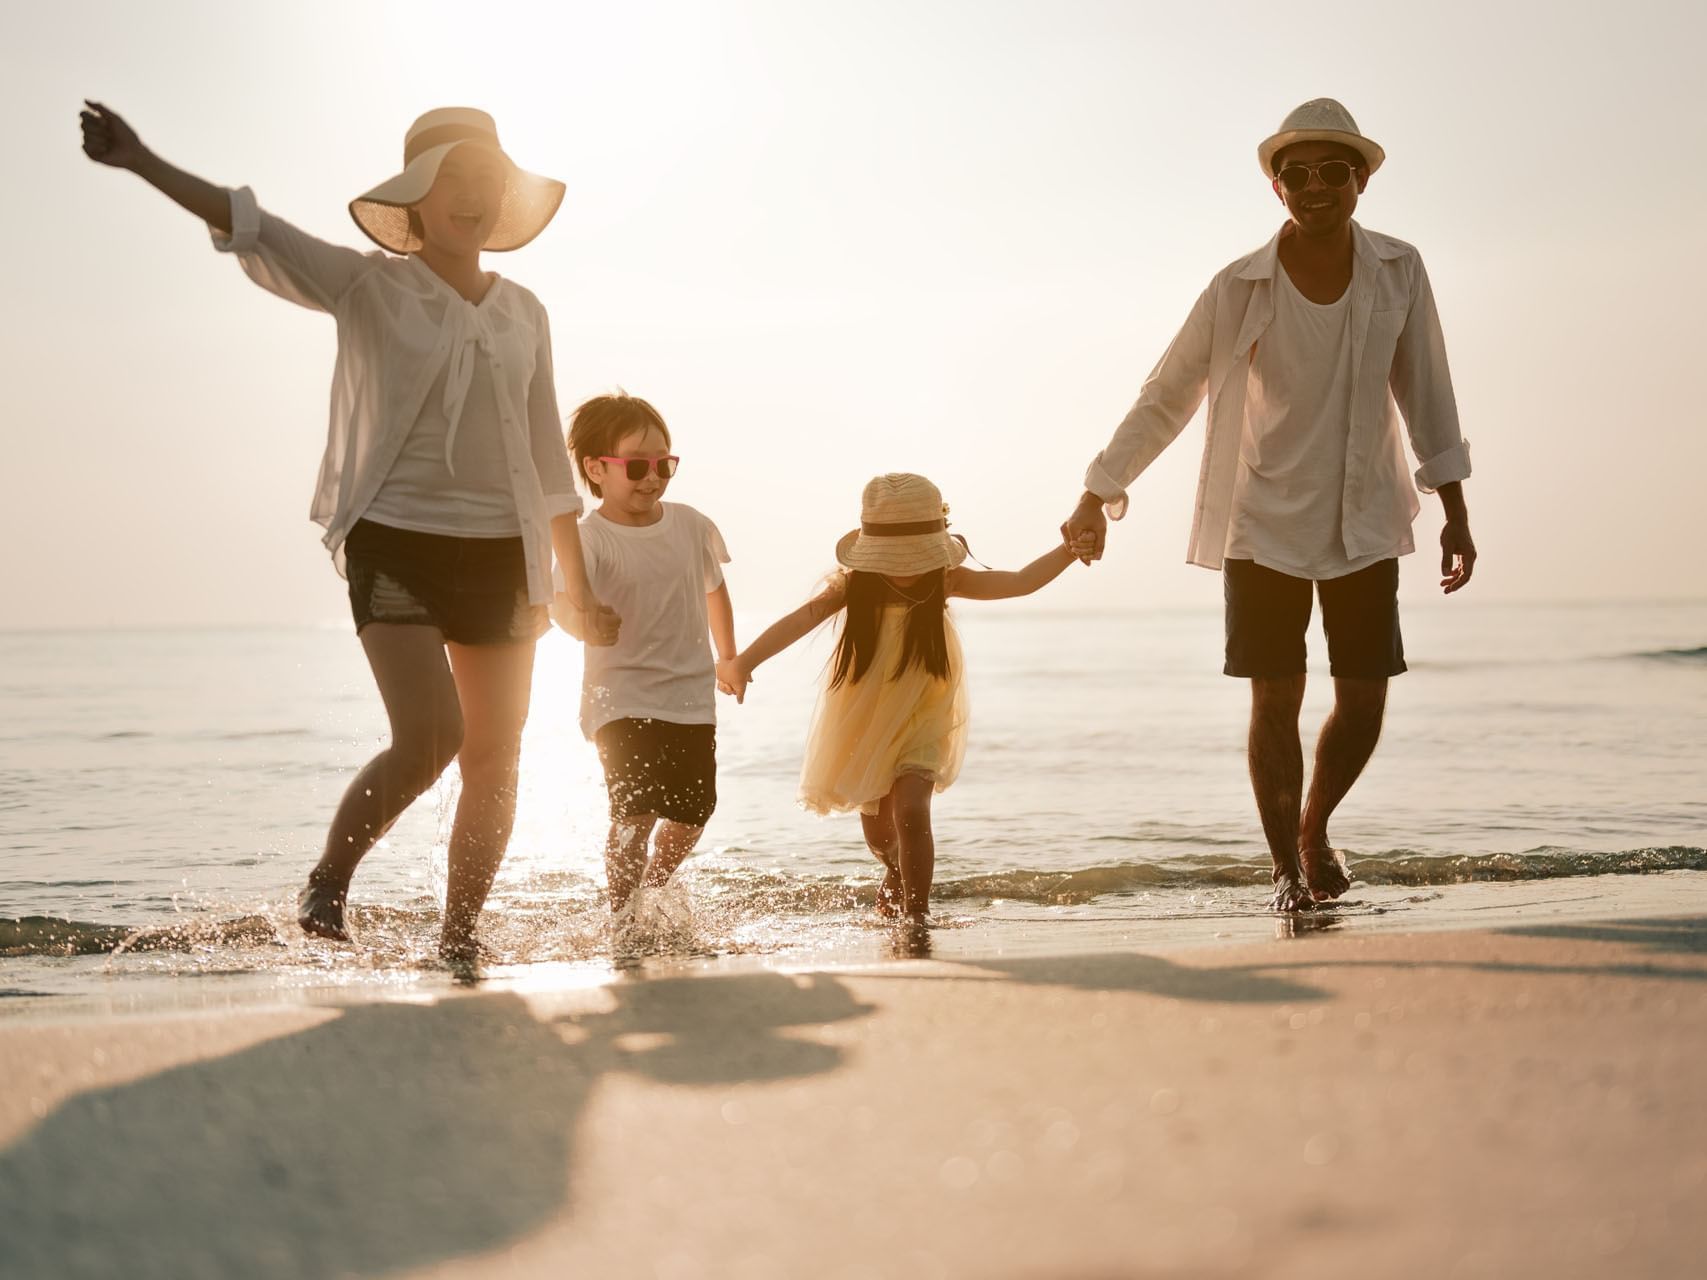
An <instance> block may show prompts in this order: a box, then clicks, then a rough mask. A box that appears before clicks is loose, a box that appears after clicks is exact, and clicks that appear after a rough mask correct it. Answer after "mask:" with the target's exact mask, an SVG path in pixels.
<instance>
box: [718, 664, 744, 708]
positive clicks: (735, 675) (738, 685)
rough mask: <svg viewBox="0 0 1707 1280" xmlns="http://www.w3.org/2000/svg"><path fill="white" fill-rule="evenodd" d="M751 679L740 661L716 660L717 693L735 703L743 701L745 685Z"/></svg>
mask: <svg viewBox="0 0 1707 1280" xmlns="http://www.w3.org/2000/svg"><path fill="white" fill-rule="evenodd" d="M752 678H753V677H752V674H751V673H750V672H749V671H748V670H747V668H746V667H745V666H744V665H743V664H742V662H741V659H739V658H719V659H718V660H717V691H718V692H719V693H726V694H728V695H729V696H730V697H731V698H733V699H735V701H736V702H737V703H740V702H743V701H745V699H746V696H747V685H748V683H749V682H750V681H751V680H752Z"/></svg>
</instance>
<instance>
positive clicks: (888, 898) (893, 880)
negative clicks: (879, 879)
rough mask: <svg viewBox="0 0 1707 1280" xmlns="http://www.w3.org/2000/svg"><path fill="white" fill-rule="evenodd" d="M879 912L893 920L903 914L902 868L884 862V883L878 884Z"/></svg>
mask: <svg viewBox="0 0 1707 1280" xmlns="http://www.w3.org/2000/svg"><path fill="white" fill-rule="evenodd" d="M877 914H878V915H880V916H886V917H888V918H889V919H891V920H893V919H894V918H895V917H897V916H899V915H900V914H901V868H900V867H898V866H896V865H895V864H894V863H892V862H885V863H884V864H883V883H882V884H880V885H878V886H877Z"/></svg>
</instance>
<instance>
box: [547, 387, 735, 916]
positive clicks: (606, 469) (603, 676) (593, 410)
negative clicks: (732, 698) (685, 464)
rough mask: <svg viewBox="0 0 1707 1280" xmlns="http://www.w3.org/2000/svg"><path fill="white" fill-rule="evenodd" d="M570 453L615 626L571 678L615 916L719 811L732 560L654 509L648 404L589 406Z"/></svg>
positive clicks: (677, 507)
mask: <svg viewBox="0 0 1707 1280" xmlns="http://www.w3.org/2000/svg"><path fill="white" fill-rule="evenodd" d="M569 451H570V453H571V454H573V455H574V458H575V467H576V469H577V470H578V471H579V472H580V473H581V479H582V480H583V481H584V482H585V483H586V486H587V488H588V489H589V490H590V491H591V492H592V494H593V496H594V497H595V498H598V499H600V503H599V506H598V507H597V509H595V510H594V511H593V512H592V513H591V514H589V515H588V516H587V517H586V519H585V520H583V521H582V522H581V544H582V548H583V554H584V556H585V558H586V563H587V577H588V580H589V581H590V582H592V583H593V584H594V590H595V591H597V592H598V593H599V595H598V598H599V599H600V600H601V601H603V602H605V603H607V604H609V605H611V606H612V607H613V608H614V609H616V610H617V612H618V613H619V615H620V616H621V618H622V629H621V633H620V635H619V636H618V638H617V641H616V643H615V644H613V645H609V646H605V647H597V646H594V645H587V646H586V666H585V669H584V671H583V674H582V678H581V731H582V732H583V733H585V734H586V735H587V737H588V738H589V739H591V740H592V741H593V742H594V743H595V744H596V745H597V746H598V749H599V760H600V763H602V764H603V766H604V771H605V786H606V789H607V790H608V792H609V794H610V820H611V826H610V835H609V837H608V838H607V839H606V842H605V873H606V876H607V878H608V881H609V893H610V905H611V910H612V912H613V913H614V912H619V911H621V910H622V909H623V908H624V907H625V906H626V905H627V904H628V901H629V899H630V898H631V897H633V895H634V891H635V889H636V888H638V887H639V886H640V885H641V884H645V885H647V886H659V885H663V884H665V883H667V882H668V881H669V879H670V876H671V875H672V874H674V872H675V870H676V868H677V867H679V866H681V864H682V863H683V861H685V860H686V858H687V856H688V855H689V854H690V853H692V852H693V849H694V845H695V843H697V842H698V840H699V836H700V832H701V831H702V830H704V828H705V824H706V821H707V820H708V819H709V818H710V817H711V812H712V810H713V809H714V808H716V806H717V728H716V721H717V709H716V705H715V702H716V690H717V675H716V663H715V662H714V660H713V657H712V646H711V643H710V641H715V643H716V646H717V657H718V659H725V660H727V659H732V658H733V657H734V656H735V652H736V649H735V615H734V610H733V608H732V606H731V605H730V603H729V588H728V586H727V584H725V582H724V581H723V568H722V566H723V565H725V564H727V563H728V562H729V553H728V552H727V551H726V550H725V549H724V546H723V536H722V535H721V534H720V533H718V531H717V526H716V525H714V524H712V523H711V521H710V520H708V519H706V518H705V517H704V516H703V515H701V514H700V513H699V512H697V511H695V510H694V509H693V508H692V507H689V506H685V505H683V504H682V503H679V502H665V501H664V500H663V498H664V491H665V490H666V489H668V488H669V485H670V477H671V476H673V475H674V474H675V470H676V463H677V459H676V458H675V456H674V455H672V454H671V453H670V429H669V428H668V427H667V426H665V425H664V419H663V418H662V417H661V416H659V413H658V411H657V410H656V409H654V408H653V407H652V406H651V405H650V404H648V403H647V402H646V401H644V400H642V399H640V398H639V397H637V396H629V395H609V396H595V397H594V398H593V399H591V400H589V401H587V402H586V403H585V404H583V405H582V406H581V407H580V408H579V409H577V410H576V411H575V416H574V418H573V419H572V420H571V422H570V428H569ZM559 599H560V603H561V604H565V605H566V604H567V601H565V600H563V599H562V598H561V597H560V598H559ZM559 617H560V619H566V618H568V617H569V615H567V614H559ZM564 629H565V630H570V631H571V634H574V631H573V630H572V629H571V628H569V627H567V626H565V628H564ZM708 637H709V639H708ZM654 828H656V830H657V837H656V839H655V840H652V847H651V852H650V857H648V849H647V845H648V840H649V839H650V838H651V837H652V833H653V830H654Z"/></svg>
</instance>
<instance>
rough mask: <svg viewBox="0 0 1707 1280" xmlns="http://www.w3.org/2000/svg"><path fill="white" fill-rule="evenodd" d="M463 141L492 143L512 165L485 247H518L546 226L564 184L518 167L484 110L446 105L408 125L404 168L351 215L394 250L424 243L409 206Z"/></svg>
mask: <svg viewBox="0 0 1707 1280" xmlns="http://www.w3.org/2000/svg"><path fill="white" fill-rule="evenodd" d="M464 143H475V144H478V145H481V146H486V147H490V148H492V150H494V151H496V152H497V153H498V154H499V155H500V156H503V159H504V167H505V168H506V169H507V170H508V176H507V177H506V179H505V182H504V200H503V204H502V205H501V206H500V207H499V210H498V220H497V221H496V222H495V223H494V224H493V225H492V232H491V234H490V235H488V236H487V237H486V244H485V246H484V247H485V248H487V249H490V250H493V251H494V252H503V251H504V250H506V249H519V248H521V247H522V246H523V245H524V244H526V243H527V242H528V241H529V240H532V239H533V238H534V237H535V236H537V235H538V234H539V233H540V232H541V231H544V230H545V224H546V223H548V222H550V221H551V219H552V217H553V216H554V215H555V214H556V213H557V206H558V205H560V204H562V203H563V190H564V188H563V184H562V183H561V182H558V181H557V180H556V179H554V178H542V177H540V176H539V175H538V174H536V173H529V172H528V171H527V170H526V169H521V168H518V167H517V165H516V163H515V161H513V160H511V159H510V157H509V156H507V155H505V154H504V149H503V147H501V146H499V145H498V126H497V125H496V124H495V123H494V122H493V120H492V117H491V116H489V115H487V114H486V113H485V112H484V111H476V110H474V109H473V108H471V107H442V108H440V109H439V110H437V111H429V112H427V114H426V115H424V116H422V117H421V118H420V119H418V120H416V121H415V123H414V124H412V125H410V126H409V132H408V134H407V135H405V137H404V139H403V172H402V173H400V174H398V175H397V176H396V177H394V178H387V179H386V180H385V181H384V182H382V183H380V184H379V185H378V186H377V187H375V188H374V189H373V190H372V191H369V192H366V193H365V194H363V195H359V196H357V197H356V198H355V199H354V200H352V201H350V216H351V217H352V218H354V219H355V220H356V225H357V226H358V227H360V228H361V229H362V230H363V231H364V232H365V233H366V234H367V237H368V239H370V240H372V241H373V242H374V243H375V244H377V245H378V246H379V247H380V248H382V249H389V250H390V251H391V252H392V253H414V252H415V251H416V250H417V249H419V248H420V247H421V237H420V236H418V235H416V234H415V232H414V230H413V229H412V228H411V227H410V225H409V222H410V220H409V210H410V209H411V208H412V207H414V206H415V205H417V204H419V203H420V202H421V201H422V200H423V199H425V198H426V195H427V192H429V191H431V190H432V187H433V180H434V179H435V178H437V177H438V176H439V166H440V165H441V164H443V163H444V159H445V157H446V156H448V155H449V154H450V153H451V152H452V151H453V150H455V149H456V148H457V147H460V146H461V145H463V144H464Z"/></svg>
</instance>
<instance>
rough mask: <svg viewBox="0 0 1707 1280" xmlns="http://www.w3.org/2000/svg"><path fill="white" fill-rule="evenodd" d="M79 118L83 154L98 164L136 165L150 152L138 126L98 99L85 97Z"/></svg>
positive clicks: (131, 167) (125, 167) (126, 166)
mask: <svg viewBox="0 0 1707 1280" xmlns="http://www.w3.org/2000/svg"><path fill="white" fill-rule="evenodd" d="M78 119H79V120H81V121H82V124H83V154H84V155H86V156H88V157H89V159H91V160H93V161H95V162H96V163H97V164H109V165H112V166H113V168H115V169H134V168H136V166H137V165H138V164H140V163H141V162H142V158H143V157H144V156H146V155H147V154H148V148H147V147H145V146H143V145H142V139H140V138H138V137H137V136H136V130H135V129H132V128H131V127H130V126H129V125H128V124H126V123H125V122H124V117H123V116H121V115H119V114H118V112H116V111H109V110H108V109H107V108H106V107H104V106H102V105H101V104H100V103H99V102H90V101H89V100H88V99H87V98H85V99H84V100H83V110H82V112H81V113H80V115H79V117H78Z"/></svg>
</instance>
